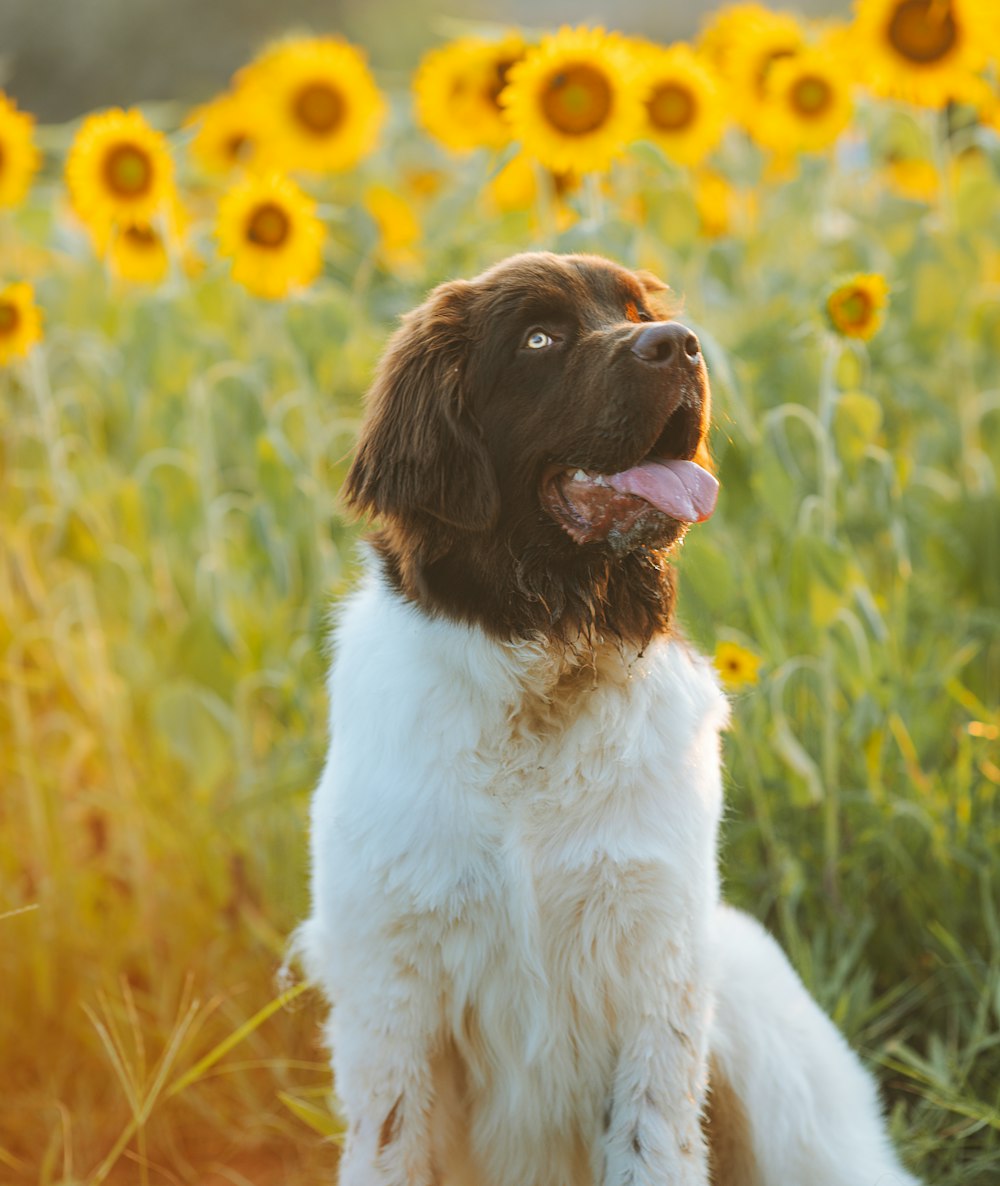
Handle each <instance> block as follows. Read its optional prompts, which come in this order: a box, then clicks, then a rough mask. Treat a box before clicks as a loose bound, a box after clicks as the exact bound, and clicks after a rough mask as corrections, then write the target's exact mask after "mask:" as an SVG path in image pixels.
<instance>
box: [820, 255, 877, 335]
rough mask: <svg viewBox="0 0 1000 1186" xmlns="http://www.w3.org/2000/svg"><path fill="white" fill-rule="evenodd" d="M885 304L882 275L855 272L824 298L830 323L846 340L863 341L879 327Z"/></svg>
mask: <svg viewBox="0 0 1000 1186" xmlns="http://www.w3.org/2000/svg"><path fill="white" fill-rule="evenodd" d="M888 302H889V285H888V284H887V283H886V280H885V277H884V276H879V275H877V274H871V273H861V272H859V273H857V274H856V275H854V276H849V277H848V278H847V279H846V280H844V281H842V282H841V283H840V284H838V285H837V287H836V288H835V289H834V290H833V291H832V292H831V293H830V294H829V296H827V298H826V313H827V317H828V318H829V319H830V324H831V325H832V326H833V328H834V329H835V330H836V331H837V333H838V334H842V335H843V336H844V337H846V338H862V339H864V340H865V341H867V340H868V339H869V338H871V337H872V336H873V335H874V334H875V333H876V332H877V330H878V329H879V327H880V326H881V324H882V316H883V311H884V309H885V307H886V305H887V304H888Z"/></svg>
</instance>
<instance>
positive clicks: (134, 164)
mask: <svg viewBox="0 0 1000 1186" xmlns="http://www.w3.org/2000/svg"><path fill="white" fill-rule="evenodd" d="M173 177H174V164H173V161H172V160H171V157H170V153H169V151H168V150H167V143H166V140H165V139H164V137H163V135H162V133H160V132H157V131H155V130H154V129H153V128H151V127H150V126H149V124H148V123H147V122H146V120H145V118H144V117H143V115H142V113H141V112H140V111H137V110H136V109H135V108H132V109H130V110H129V111H122V110H121V109H120V108H114V109H113V110H111V111H104V112H100V113H99V114H97V115H90V116H88V117H87V118H86V119H85V120H84V121H83V124H82V125H81V127H80V130H79V131H78V132H77V134H76V138H75V139H74V141H73V144H72V147H71V148H70V151H69V156H68V157H67V158H66V181H67V184H68V185H69V192H70V198H71V199H72V202H73V207H74V209H75V210H76V212H77V214H79V216H80V217H81V218H82V219H83V221H84V222H85V223H87V225H88V226H89V227H91V228H92V229H95V230H98V231H101V230H104V231H106V230H107V228H109V227H110V226H111V225H112V224H114V223H121V224H123V225H126V226H128V225H131V224H133V223H144V222H149V221H150V220H151V219H153V218H154V217H155V216H156V214H157V213H158V212H159V211H161V210H163V209H164V208H165V207H166V205H167V203H168V202H169V201H170V200H171V199H172V198H173V195H174V185H173Z"/></svg>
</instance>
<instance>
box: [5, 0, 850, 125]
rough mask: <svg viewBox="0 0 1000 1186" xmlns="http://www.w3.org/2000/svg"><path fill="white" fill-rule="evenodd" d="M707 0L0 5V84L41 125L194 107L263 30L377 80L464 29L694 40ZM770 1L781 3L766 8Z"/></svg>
mask: <svg viewBox="0 0 1000 1186" xmlns="http://www.w3.org/2000/svg"><path fill="white" fill-rule="evenodd" d="M718 7H721V4H716V3H713V2H711V0H683V2H681V3H678V2H677V0H674V2H672V3H671V2H670V0H667V2H664V0H631V2H630V3H628V4H621V3H614V2H613V0H594V2H592V3H590V4H588V5H586V6H583V7H581V5H580V4H579V3H577V2H576V0H464V2H463V3H461V4H459V3H457V2H455V0H453V2H452V3H448V0H422V2H417V3H415V2H414V0H368V2H367V3H359V2H358V0H286V2H284V3H280V4H278V3H275V2H274V0H2V2H0V87H3V88H4V89H6V90H7V92H8V93H9V94H11V95H13V96H14V98H15V99H16V100H17V101H18V103H19V104H20V106H21V107H22V108H25V109H27V110H29V111H32V112H34V113H35V114H36V116H37V117H38V119H39V120H41V121H42V122H43V123H52V122H60V121H62V120H68V119H73V118H74V117H76V116H78V115H81V114H83V113H84V112H86V111H90V110H92V109H94V108H97V107H107V106H111V105H116V104H117V105H122V106H124V105H128V104H131V103H141V102H150V101H160V100H174V101H179V102H181V103H195V102H202V101H204V100H205V99H207V98H208V97H209V96H210V95H212V94H214V93H215V92H217V91H219V90H221V89H222V88H223V87H225V85H226V84H227V82H228V81H229V76H230V75H231V74H232V72H233V71H234V70H236V69H238V68H239V67H240V66H242V65H243V64H244V63H245V62H246V61H247V60H248V59H249V58H251V57H252V56H253V54H254V53H255V52H256V50H258V49H259V48H260V46H261V45H262V44H263V43H264V42H266V41H267V40H269V39H270V38H272V37H275V36H279V35H281V34H283V33H287V32H288V31H289V30H290V29H294V28H295V27H296V26H300V27H302V28H305V29H308V30H309V31H310V32H315V33H329V32H338V33H342V34H343V35H344V36H345V37H347V38H348V39H349V40H350V41H353V42H355V43H359V44H361V45H362V46H364V47H365V48H366V49H367V50H368V53H369V55H370V57H371V62H372V65H373V66H374V68H375V70H376V71H377V72H378V73H379V74H380V75H382V76H383V85H391V84H392V82H393V77H392V76H393V75H394V74H398V75H399V76H400V81H403V80H404V78H405V76H407V75H408V73H409V71H410V70H411V69H412V67H413V63H414V62H415V61H416V59H417V56H418V55H419V54H420V53H421V52H422V51H423V50H424V49H426V48H427V47H428V46H429V45H430V44H432V43H433V42H436V41H440V40H441V39H442V38H446V37H452V36H454V35H455V34H456V33H457V32H459V31H461V30H463V29H464V28H466V27H467V26H469V25H472V24H481V23H483V22H488V23H491V24H497V25H504V24H511V25H518V26H520V27H521V28H531V27H532V26H535V27H538V28H550V27H551V26H552V25H555V24H560V23H562V22H567V23H570V24H593V23H604V24H605V25H606V26H607V27H609V28H615V29H618V30H619V31H621V32H623V33H642V34H643V35H644V36H646V37H651V38H653V39H657V40H662V41H670V40H673V39H675V38H687V37H690V36H692V35H693V33H694V32H695V30H696V29H697V27H698V25H699V24H700V22H701V21H702V19H703V17H704V16H705V14H706V13H709V12H711V11H712V10H713V9H715V8H718ZM772 7H780V5H773V6H772ZM849 7H850V5H849V3H848V2H847V0H798V2H797V3H796V4H795V5H794V8H795V10H796V11H797V12H799V13H801V14H803V15H807V16H827V15H829V16H846V15H847V12H848V10H849Z"/></svg>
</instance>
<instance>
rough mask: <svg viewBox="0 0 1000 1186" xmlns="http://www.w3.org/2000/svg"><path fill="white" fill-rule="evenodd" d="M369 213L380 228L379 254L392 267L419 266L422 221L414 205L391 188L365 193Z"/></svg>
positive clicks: (385, 263) (383, 186)
mask: <svg viewBox="0 0 1000 1186" xmlns="http://www.w3.org/2000/svg"><path fill="white" fill-rule="evenodd" d="M364 204H365V210H367V211H368V214H369V216H370V217H371V219H372V221H373V222H374V223H375V226H376V227H377V228H378V234H379V245H378V255H379V259H380V260H381V261H382V263H383V264H384V265H385V266H386V267H388V268H407V267H411V266H413V265H414V264H417V263H419V261H420V253H419V251H418V250H417V244H418V243H419V242H420V234H421V231H420V220H419V219H418V218H417V215H416V213H415V211H414V209H413V207H412V206H411V205H410V203H409V202H408V201H407V200H406V199H405V198H404V197H403V196H402V194H400V193H398V192H397V191H396V190H394V189H390V188H389V186H387V185H371V186H369V187H368V189H366V190H365V196H364Z"/></svg>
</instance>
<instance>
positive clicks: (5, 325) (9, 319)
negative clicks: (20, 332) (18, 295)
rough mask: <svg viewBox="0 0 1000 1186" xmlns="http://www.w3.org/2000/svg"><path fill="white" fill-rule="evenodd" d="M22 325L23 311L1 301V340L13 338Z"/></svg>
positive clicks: (7, 302) (8, 302)
mask: <svg viewBox="0 0 1000 1186" xmlns="http://www.w3.org/2000/svg"><path fill="white" fill-rule="evenodd" d="M20 324H21V310H20V309H19V308H18V307H17V305H13V304H11V302H10V301H0V338H10V337H13V336H14V334H15V333H16V332H17V327H18V326H19V325H20Z"/></svg>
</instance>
